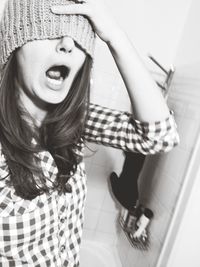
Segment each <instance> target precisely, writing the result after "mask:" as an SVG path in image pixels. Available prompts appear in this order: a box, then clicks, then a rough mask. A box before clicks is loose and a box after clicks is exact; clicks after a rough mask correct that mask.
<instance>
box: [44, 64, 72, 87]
mask: <svg viewBox="0 0 200 267" xmlns="http://www.w3.org/2000/svg"><path fill="white" fill-rule="evenodd" d="M69 72H70V69H69V68H68V67H66V66H64V65H60V66H53V67H51V68H49V69H48V70H47V71H46V77H47V80H48V82H49V83H50V84H52V85H55V86H56V85H61V84H62V83H63V82H64V80H65V79H66V78H67V77H68V75H69Z"/></svg>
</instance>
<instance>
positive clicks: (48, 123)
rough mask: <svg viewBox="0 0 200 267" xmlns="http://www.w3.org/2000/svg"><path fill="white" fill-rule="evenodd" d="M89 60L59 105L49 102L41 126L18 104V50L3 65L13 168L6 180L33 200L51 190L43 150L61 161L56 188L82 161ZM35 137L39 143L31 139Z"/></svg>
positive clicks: (6, 138)
mask: <svg viewBox="0 0 200 267" xmlns="http://www.w3.org/2000/svg"><path fill="white" fill-rule="evenodd" d="M91 65H92V59H91V58H90V57H89V56H86V60H85V63H84V65H83V67H82V68H81V70H80V71H79V73H78V74H77V75H76V77H75V79H74V82H73V84H72V86H71V89H70V91H69V93H68V95H67V97H66V98H65V100H64V101H63V102H62V103H60V104H58V105H50V107H49V111H48V114H47V116H46V118H45V120H44V122H43V124H42V126H41V127H40V128H38V129H37V127H31V126H30V124H29V123H28V122H27V119H25V118H27V116H29V115H28V114H26V113H25V111H24V110H23V109H22V108H21V107H20V105H19V99H18V93H17V89H16V88H15V83H14V79H15V76H16V67H17V64H16V58H15V55H14V54H13V55H12V56H11V57H10V59H9V61H8V63H7V64H6V66H5V68H4V69H3V70H2V71H1V83H0V142H1V145H2V151H3V153H4V155H5V158H6V161H7V165H8V168H9V179H8V181H7V184H8V185H9V186H14V188H15V192H16V194H17V195H18V196H20V197H22V198H24V199H30V200H31V199H33V198H35V197H36V196H38V195H40V194H42V193H45V192H46V193H48V192H49V188H48V186H47V185H46V182H45V180H46V178H45V177H44V175H43V174H42V171H41V167H40V165H39V164H38V159H37V157H36V155H37V153H38V152H40V151H42V150H48V151H49V152H50V153H51V155H52V156H53V158H54V160H55V163H56V165H57V167H58V175H57V177H56V182H55V183H54V188H55V189H57V190H58V191H60V192H64V193H65V192H66V183H67V181H68V180H69V178H70V177H71V176H72V175H73V174H74V173H75V171H76V169H77V165H78V163H79V162H80V161H81V156H80V153H78V152H77V151H79V150H80V139H81V135H82V132H83V128H84V124H85V120H86V116H87V110H88V103H89V89H90V71H91ZM30 119H31V118H30ZM33 138H34V139H35V140H36V141H37V142H36V143H37V145H33V144H32V140H33ZM35 177H37V179H39V183H38V182H37V181H36V179H35Z"/></svg>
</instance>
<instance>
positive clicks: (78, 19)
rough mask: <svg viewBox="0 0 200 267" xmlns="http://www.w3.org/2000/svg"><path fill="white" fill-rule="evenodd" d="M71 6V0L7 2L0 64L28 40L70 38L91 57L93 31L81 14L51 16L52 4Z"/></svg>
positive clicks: (0, 28) (1, 27) (0, 35)
mask: <svg viewBox="0 0 200 267" xmlns="http://www.w3.org/2000/svg"><path fill="white" fill-rule="evenodd" d="M0 1H1V0H0ZM66 4H74V1H73V0H7V2H6V4H5V9H4V12H3V14H2V19H1V23H0V65H1V66H3V65H5V64H6V62H7V61H8V58H9V56H10V55H11V53H12V52H13V51H14V50H15V49H16V48H19V47H21V46H23V45H24V44H26V43H27V42H28V41H33V40H43V39H55V38H60V37H63V36H70V37H71V38H73V39H74V40H75V41H76V42H77V43H78V44H79V45H80V46H81V47H82V49H84V51H85V52H86V53H88V54H89V55H90V56H91V57H93V54H94V44H95V32H94V30H93V28H92V25H91V24H90V22H89V21H88V19H87V18H85V17H84V16H82V15H57V14H53V13H52V12H51V10H50V7H51V6H53V5H66Z"/></svg>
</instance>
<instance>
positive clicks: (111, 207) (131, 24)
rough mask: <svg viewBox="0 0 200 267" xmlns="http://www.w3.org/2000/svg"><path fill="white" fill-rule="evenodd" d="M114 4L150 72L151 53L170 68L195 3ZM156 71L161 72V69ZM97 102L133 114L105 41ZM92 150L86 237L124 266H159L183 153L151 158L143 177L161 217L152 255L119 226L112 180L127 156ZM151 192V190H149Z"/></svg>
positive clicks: (146, 196)
mask: <svg viewBox="0 0 200 267" xmlns="http://www.w3.org/2000/svg"><path fill="white" fill-rule="evenodd" d="M108 2H109V5H111V7H112V8H111V10H112V12H113V13H114V14H115V16H116V17H117V18H118V19H119V21H120V24H121V25H122V27H123V28H124V29H125V30H126V31H127V32H128V34H129V35H130V37H131V39H132V41H133V43H134V45H135V46H136V48H137V49H138V51H139V52H140V54H141V56H142V57H143V59H144V60H145V62H146V64H147V66H148V68H149V69H151V70H152V67H153V65H152V64H151V63H149V61H148V60H147V54H148V53H151V54H152V55H153V56H155V58H157V60H158V61H159V62H160V63H161V64H162V65H164V66H165V67H166V68H168V67H169V65H170V64H171V63H173V61H174V57H175V54H176V52H177V47H178V43H179V42H180V38H181V33H182V32H183V29H184V26H185V21H186V18H187V15H188V11H189V6H190V3H191V0H170V1H167V0H162V1H161V0H152V1H151V0H148V1H147V0H132V1H131V0H126V1H123V2H121V1H116V0H112V1H108ZM114 3H115V4H114ZM122 5H123V6H122ZM122 10H123V12H122ZM156 72H158V73H159V70H158V69H157V68H156ZM161 74H162V72H160V75H161ZM92 101H94V102H96V103H99V104H102V105H106V106H109V107H112V108H118V109H122V110H129V105H130V104H129V99H128V96H127V94H126V91H125V88H124V85H123V82H122V81H121V78H120V76H119V74H118V72H117V70H116V67H115V66H114V62H113V60H112V57H111V55H110V53H109V51H108V50H107V47H106V46H105V45H104V44H103V43H102V42H99V43H98V45H97V53H96V63H95V67H94V85H93V91H92ZM90 147H91V145H90ZM92 148H93V149H95V150H96V151H97V152H96V153H95V155H94V157H92V158H87V159H86V163H87V173H88V199H87V205H86V221H85V227H84V238H87V239H92V240H94V239H95V240H96V241H100V242H107V243H110V244H113V245H115V244H117V247H118V251H119V254H120V257H121V259H122V264H123V267H133V266H134V264H135V266H138V267H143V266H145V267H146V266H152V267H154V266H155V261H156V259H157V257H158V254H159V253H160V250H161V247H162V243H163V240H164V236H165V234H166V231H167V227H168V225H169V222H170V219H171V216H172V213H173V207H174V203H175V201H176V197H177V190H179V188H180V183H181V181H179V180H178V178H180V177H181V174H183V173H184V171H185V170H184V168H182V167H181V162H184V160H185V159H184V155H183V153H182V149H181V148H178V149H176V151H172V152H171V153H169V154H166V155H163V156H161V157H158V156H155V157H150V159H149V162H147V167H146V169H145V170H144V174H143V179H141V180H143V181H144V182H143V194H142V201H143V202H144V203H145V204H146V205H148V206H149V207H151V208H152V210H153V211H154V213H155V217H154V220H153V222H152V225H151V249H150V250H149V251H148V252H140V251H138V250H134V249H133V248H132V247H131V246H130V244H129V243H128V241H127V239H126V237H125V236H124V233H123V232H122V231H121V230H120V229H119V228H118V226H117V225H118V224H117V216H118V210H119V206H117V205H116V204H115V202H114V200H113V199H112V197H111V195H110V192H109V191H108V184H107V178H108V176H109V174H110V172H111V171H112V170H116V171H117V172H118V173H119V172H120V170H121V166H122V163H123V157H122V154H121V152H120V151H117V150H114V149H108V148H104V147H100V146H93V145H92ZM88 153H89V152H88ZM182 155H183V156H182ZM177 156H178V157H179V158H180V164H179V165H178V166H177V167H176V168H174V165H171V162H173V160H174V159H176V158H177ZM181 156H182V157H181ZM170 166H171V167H170ZM163 168H164V170H163ZM168 169H170V170H169V171H168ZM148 186H149V187H148ZM145 188H149V190H148V191H147V192H145Z"/></svg>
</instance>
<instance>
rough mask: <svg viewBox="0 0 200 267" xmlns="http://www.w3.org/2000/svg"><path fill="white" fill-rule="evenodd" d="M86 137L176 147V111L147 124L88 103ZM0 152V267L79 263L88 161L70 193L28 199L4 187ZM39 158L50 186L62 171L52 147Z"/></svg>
mask: <svg viewBox="0 0 200 267" xmlns="http://www.w3.org/2000/svg"><path fill="white" fill-rule="evenodd" d="M83 140H84V142H85V141H92V142H96V143H101V144H104V145H108V146H112V147H115V148H120V149H123V150H126V151H133V152H140V153H143V154H154V153H158V152H167V151H169V150H170V149H172V148H173V147H174V146H175V145H176V144H178V142H179V137H178V134H177V130H176V124H175V122H174V118H173V115H172V114H171V115H170V116H169V118H167V119H166V120H164V121H161V122H156V123H152V124H148V123H142V122H139V121H137V120H133V119H132V117H131V115H130V114H128V113H126V112H119V111H115V110H111V109H108V108H103V107H101V106H98V105H94V104H90V108H89V114H88V119H87V123H86V125H85V132H84V135H83ZM83 140H82V147H84V145H83V144H84V142H83ZM82 152H83V151H81V153H82ZM0 155H1V156H0V266H2V267H7V266H9V267H11V266H24V267H25V266H34V267H39V266H41V267H45V266H55V267H61V266H67V267H77V266H79V249H80V242H81V235H82V228H83V219H84V214H83V212H84V205H85V198H86V191H87V188H86V175H85V169H84V163H83V162H82V163H80V164H79V165H78V168H77V172H76V173H75V175H74V176H73V177H71V178H70V180H69V181H68V185H69V186H71V188H72V193H67V194H58V192H56V191H53V190H52V192H51V194H50V195H47V194H43V195H40V196H38V197H36V198H35V199H33V200H24V199H22V198H20V197H19V196H17V195H16V194H15V191H14V188H13V187H8V186H6V184H5V179H3V178H5V177H6V176H7V178H6V179H9V170H8V167H7V165H6V160H5V158H4V155H3V153H2V152H1V154H0ZM38 156H39V157H40V159H41V167H42V171H43V173H44V175H45V177H46V178H47V180H46V183H47V184H48V185H49V186H51V185H52V181H54V180H55V178H56V175H57V173H58V169H57V167H56V164H55V162H54V159H53V158H52V156H51V154H50V153H49V152H48V151H43V152H40V153H38Z"/></svg>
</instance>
